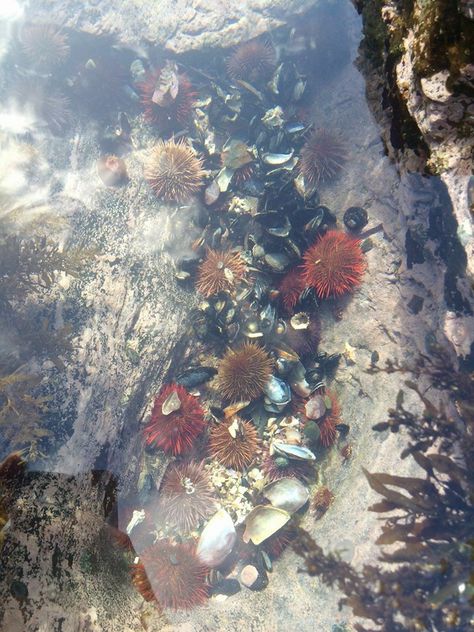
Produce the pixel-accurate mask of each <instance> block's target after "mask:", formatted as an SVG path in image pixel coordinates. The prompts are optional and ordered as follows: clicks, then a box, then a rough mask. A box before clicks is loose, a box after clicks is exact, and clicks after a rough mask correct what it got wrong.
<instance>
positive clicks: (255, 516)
mask: <svg viewBox="0 0 474 632" xmlns="http://www.w3.org/2000/svg"><path fill="white" fill-rule="evenodd" d="M290 518H291V515H290V514H289V513H288V512H287V511H284V510H283V509H277V508H276V507H272V506H271V505H257V507H254V508H253V509H252V511H251V512H250V513H249V514H248V516H247V517H246V518H245V531H244V535H243V541H244V542H249V541H250V540H251V541H252V542H253V543H254V544H255V545H259V544H261V543H262V542H264V541H265V540H267V539H268V538H269V537H270V536H272V535H273V534H274V533H276V532H277V531H279V530H280V529H281V528H282V527H284V526H285V525H286V523H287V522H288V520H289V519H290Z"/></svg>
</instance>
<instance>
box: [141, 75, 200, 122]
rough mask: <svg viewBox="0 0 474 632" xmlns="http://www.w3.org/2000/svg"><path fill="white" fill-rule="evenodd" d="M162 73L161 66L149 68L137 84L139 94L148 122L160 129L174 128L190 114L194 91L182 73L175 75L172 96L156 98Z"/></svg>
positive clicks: (194, 97)
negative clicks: (141, 80)
mask: <svg viewBox="0 0 474 632" xmlns="http://www.w3.org/2000/svg"><path fill="white" fill-rule="evenodd" d="M162 73H163V68H154V69H153V70H150V71H149V72H148V73H147V74H146V75H145V78H144V80H143V82H141V83H140V84H139V85H138V89H139V91H140V94H141V102H142V105H143V108H144V116H145V119H146V120H147V121H148V123H152V124H153V125H157V126H158V127H160V128H161V129H162V130H170V129H174V127H175V126H176V125H177V124H178V123H179V124H184V123H186V122H187V121H188V120H189V117H190V116H191V113H192V110H193V107H194V102H195V99H196V92H195V91H194V89H193V86H192V84H191V82H190V81H189V79H188V77H187V76H186V75H184V74H176V75H175V83H176V86H175V93H174V94H173V97H174V98H172V97H170V98H167V99H158V98H157V96H156V94H157V86H158V85H159V83H160V79H161V76H162Z"/></svg>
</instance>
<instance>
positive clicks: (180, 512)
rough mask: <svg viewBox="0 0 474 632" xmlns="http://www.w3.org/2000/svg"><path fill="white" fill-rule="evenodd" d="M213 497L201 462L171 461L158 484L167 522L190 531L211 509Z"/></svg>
mask: <svg viewBox="0 0 474 632" xmlns="http://www.w3.org/2000/svg"><path fill="white" fill-rule="evenodd" d="M214 508H215V500H214V495H213V490H212V487H211V483H210V479H209V476H208V474H207V472H206V470H205V469H204V465H203V463H192V462H191V463H173V464H172V465H169V466H168V469H167V470H166V473H165V476H164V478H163V481H162V483H161V487H160V500H159V509H160V511H161V512H162V513H163V515H164V517H165V519H166V521H167V522H168V523H169V524H170V525H171V526H172V527H175V528H176V529H178V530H179V531H182V532H189V531H191V529H194V528H195V527H197V526H198V524H199V523H200V522H201V521H202V520H204V519H205V518H208V517H209V516H210V515H211V514H212V513H213V511H214Z"/></svg>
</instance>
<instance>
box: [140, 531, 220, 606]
mask: <svg viewBox="0 0 474 632" xmlns="http://www.w3.org/2000/svg"><path fill="white" fill-rule="evenodd" d="M207 572H208V569H207V567H206V566H204V565H203V564H202V563H201V562H200V561H199V559H198V557H197V556H196V553H195V548H194V546H193V545H192V544H187V543H181V544H173V543H172V542H171V541H170V540H167V539H165V540H158V542H156V543H155V544H153V545H152V546H150V547H149V548H148V549H145V551H143V553H142V554H141V555H140V562H139V563H138V564H134V565H133V567H132V578H133V583H134V585H135V587H136V588H137V590H138V591H139V592H140V593H141V594H142V596H143V597H144V598H145V599H146V600H147V601H154V600H156V601H157V602H158V604H159V605H160V606H162V607H163V608H171V609H173V610H179V609H185V610H189V609H191V608H194V607H195V606H198V605H201V604H203V603H205V601H206V599H207V596H208V592H207V587H206V581H205V580H206V575H207Z"/></svg>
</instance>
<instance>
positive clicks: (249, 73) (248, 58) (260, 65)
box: [227, 39, 275, 82]
mask: <svg viewBox="0 0 474 632" xmlns="http://www.w3.org/2000/svg"><path fill="white" fill-rule="evenodd" d="M274 67H275V50H274V49H273V46H272V45H271V44H270V43H269V42H266V41H261V40H258V39H255V40H251V41H249V42H244V43H243V44H240V45H239V46H238V47H237V48H236V49H235V51H234V52H233V53H232V55H231V56H230V57H229V59H228V60H227V72H228V74H229V77H231V79H234V80H235V79H243V80H245V81H250V82H256V81H260V80H265V79H268V77H269V76H270V73H271V72H272V70H273V68H274Z"/></svg>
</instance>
